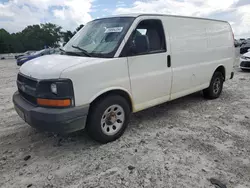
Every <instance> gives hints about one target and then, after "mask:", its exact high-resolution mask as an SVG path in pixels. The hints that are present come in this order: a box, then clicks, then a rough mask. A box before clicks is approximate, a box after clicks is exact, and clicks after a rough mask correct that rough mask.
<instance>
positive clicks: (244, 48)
mask: <svg viewBox="0 0 250 188" xmlns="http://www.w3.org/2000/svg"><path fill="white" fill-rule="evenodd" d="M248 49H250V39H247V40H245V41H244V42H243V44H242V45H241V48H240V54H244V53H247V52H248Z"/></svg>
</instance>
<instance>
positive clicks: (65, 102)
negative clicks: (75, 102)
mask: <svg viewBox="0 0 250 188" xmlns="http://www.w3.org/2000/svg"><path fill="white" fill-rule="evenodd" d="M37 104H38V105H40V106H50V107H69V106H70V105H71V101H70V99H62V100H56V99H40V98H38V99H37Z"/></svg>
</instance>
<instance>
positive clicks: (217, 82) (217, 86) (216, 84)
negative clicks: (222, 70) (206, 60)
mask: <svg viewBox="0 0 250 188" xmlns="http://www.w3.org/2000/svg"><path fill="white" fill-rule="evenodd" d="M220 87H221V81H220V79H219V78H216V79H215V81H214V84H213V89H214V93H215V94H217V93H219V91H220Z"/></svg>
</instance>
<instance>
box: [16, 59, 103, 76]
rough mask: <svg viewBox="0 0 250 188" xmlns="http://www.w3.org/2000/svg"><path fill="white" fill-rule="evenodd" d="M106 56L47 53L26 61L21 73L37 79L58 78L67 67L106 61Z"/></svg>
mask: <svg viewBox="0 0 250 188" xmlns="http://www.w3.org/2000/svg"><path fill="white" fill-rule="evenodd" d="M104 60H106V59H104V58H91V57H78V56H67V55H46V56H42V57H39V58H36V59H33V60H31V61H28V62H26V63H25V64H23V65H22V66H21V68H20V73H22V74H24V75H26V76H28V77H32V78H36V79H57V78H60V75H61V73H62V72H63V71H64V70H66V69H67V68H70V67H73V66H75V65H78V64H80V63H82V64H84V65H86V66H87V65H89V64H92V63H97V62H100V61H104Z"/></svg>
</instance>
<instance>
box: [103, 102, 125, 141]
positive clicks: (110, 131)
mask: <svg viewBox="0 0 250 188" xmlns="http://www.w3.org/2000/svg"><path fill="white" fill-rule="evenodd" d="M124 120H125V113H124V110H123V108H122V107H121V106H120V105H117V104H115V105H112V106H110V107H108V108H107V109H106V110H105V111H104V113H103V115H102V119H101V127H102V131H103V133H104V134H106V135H109V136H112V135H115V134H116V133H117V132H118V131H119V130H120V129H121V128H122V126H123V123H124Z"/></svg>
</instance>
